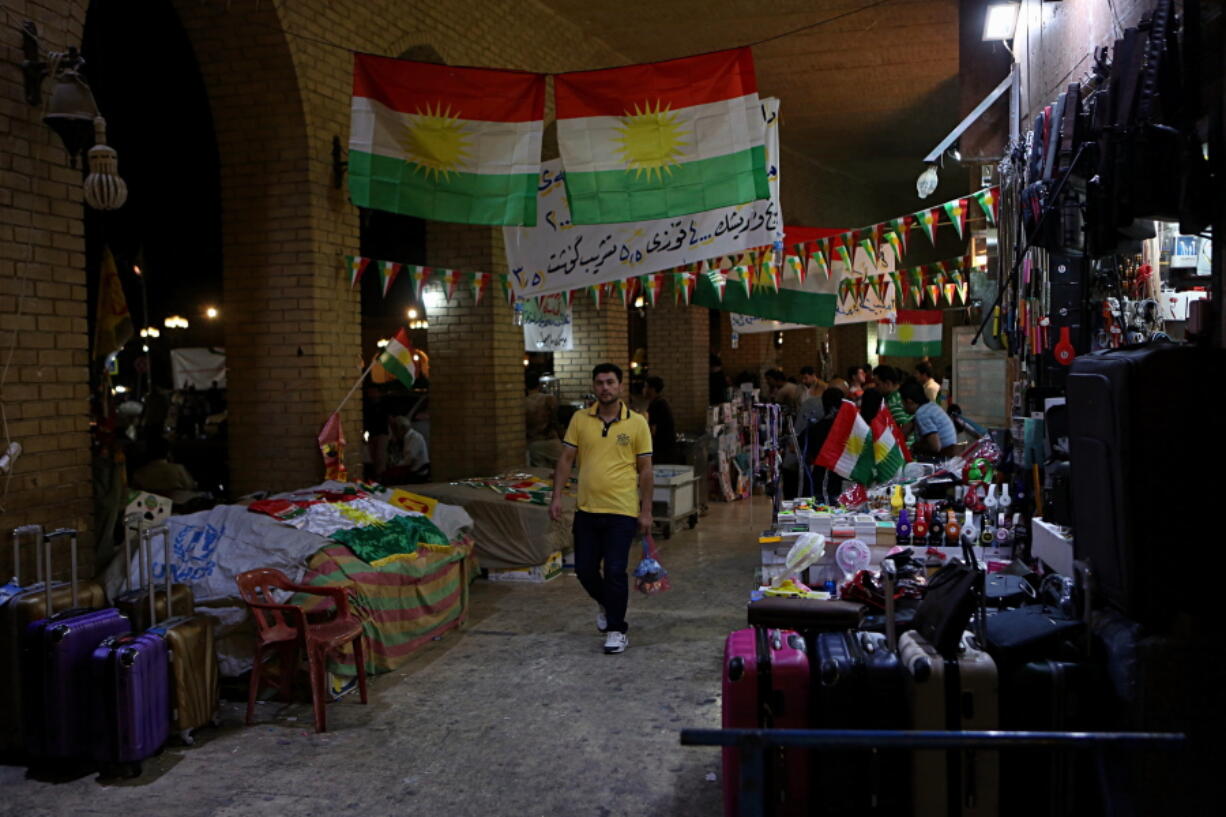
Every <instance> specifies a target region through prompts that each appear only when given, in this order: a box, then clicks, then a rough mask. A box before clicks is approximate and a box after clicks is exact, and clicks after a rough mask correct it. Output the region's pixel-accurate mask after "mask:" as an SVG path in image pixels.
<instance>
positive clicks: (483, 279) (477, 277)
mask: <svg viewBox="0 0 1226 817" xmlns="http://www.w3.org/2000/svg"><path fill="white" fill-rule="evenodd" d="M490 275H491V273H488V272H474V273H473V274H472V278H471V279H469V282H468V283H469V286H470V287H472V294H473V303H474V304H475V305H477V306H480V305H481V298H482V297H483V296H484V295H485V292H486V290H488V289H489V288H490Z"/></svg>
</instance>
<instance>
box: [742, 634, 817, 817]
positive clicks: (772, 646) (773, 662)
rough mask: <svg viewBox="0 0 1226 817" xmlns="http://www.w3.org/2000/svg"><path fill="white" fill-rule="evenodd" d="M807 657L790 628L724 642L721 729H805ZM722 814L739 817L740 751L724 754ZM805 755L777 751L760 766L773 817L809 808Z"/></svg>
mask: <svg viewBox="0 0 1226 817" xmlns="http://www.w3.org/2000/svg"><path fill="white" fill-rule="evenodd" d="M809 696H810V689H809V658H808V655H807V654H806V652H805V642H804V639H803V638H801V636H800V635H799V634H798V633H796V632H794V631H792V630H772V629H767V628H757V627H751V628H748V629H744V630H736V631H734V632H732V633H729V634H728V640H727V641H726V642H725V644H724V701H723V726H724V728H725V729H758V728H775V729H807V728H809V726H810V724H809ZM723 751H724V815H725V817H738V815H739V814H740V804H739V802H738V799H739V796H740V774H741V763H740V753H739V752H738V751H737V750H736V749H732V748H725V749H724V750H723ZM809 773H810V769H809V752H808V751H806V750H804V749H783V750H779V751H778V753H777V754H775V755H774V756H773V757H768V759H767V763H766V780H765V781H764V782H765V786H766V790H767V791H769V792H773V793H775V796H776V797H778V800H777V801H776V802H775V809H774V814H775V815H777V817H799V816H800V815H803V814H804V813H805V812H806V810H807V808H808V804H809V796H808V794H809Z"/></svg>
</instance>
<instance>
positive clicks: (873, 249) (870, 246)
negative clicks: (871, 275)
mask: <svg viewBox="0 0 1226 817" xmlns="http://www.w3.org/2000/svg"><path fill="white" fill-rule="evenodd" d="M856 246H858V247H859V248H860V249H862V250H864V254H865V255H867V256H868V262H869V263H870V264H872V265H873V266H874V267H875V266H877V245H876V244H874V243H873V242H872V241H871V240H869V239H867V238H862V239H860V243H859V244H858V245H856Z"/></svg>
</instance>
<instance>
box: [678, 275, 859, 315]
mask: <svg viewBox="0 0 1226 817" xmlns="http://www.w3.org/2000/svg"><path fill="white" fill-rule="evenodd" d="M729 284H730V286H728V287H726V288H725V289H724V298H723V300H722V301H721V300H720V297H719V292H718V290H717V289H716V288H715V285H714V284H713V283H711V279H709V278H707V277H706V276H703V277H701V278H699V279H698V286H696V287H695V288H694V297H693V299H692V300H691V303H693V304H694V305H695V306H705V307H707V308H709V309H723V310H725V311H728V312H739V313H741V314H742V315H756V316H757V317H759V318H767V319H769V320H773V321H786V322H788V323H805V324H809V325H810V326H834V310H835V304H836V298H835V296H834V295H833V294H829V293H821V292H807V291H805V290H800V289H789V288H787V287H783V288H780V290H779V291H778V292H773V291H771V290H769V289H767V290H762V289H759V290H758V291H757V292H755V293H754V294H753V297H749V296H747V295H746V294H745V289H744V287H741V286H740V285H731V284H732V282H731V281H730V282H729Z"/></svg>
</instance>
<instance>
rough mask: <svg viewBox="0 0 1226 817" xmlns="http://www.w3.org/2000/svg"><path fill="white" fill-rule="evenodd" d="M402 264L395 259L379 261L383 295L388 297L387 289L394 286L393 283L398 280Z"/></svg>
mask: <svg viewBox="0 0 1226 817" xmlns="http://www.w3.org/2000/svg"><path fill="white" fill-rule="evenodd" d="M400 267H401V265H400V264H397V263H396V262H395V261H380V262H379V282H380V284H381V285H382V288H383V297H384V298H386V297H387V291H388V290H389V289H391V288H392V284H393V283H395V281H396V276H397V275H399V274H400Z"/></svg>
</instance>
